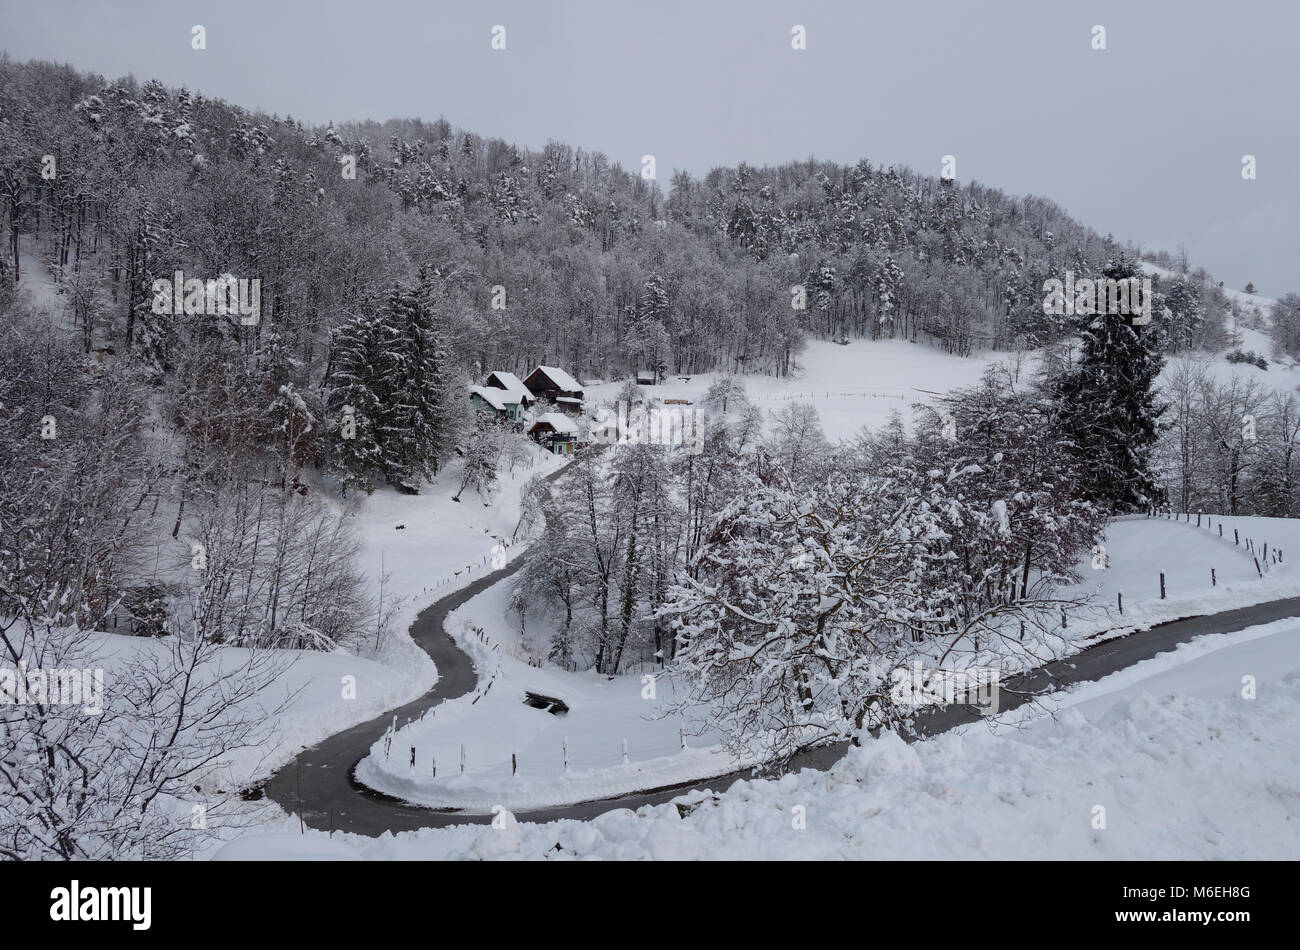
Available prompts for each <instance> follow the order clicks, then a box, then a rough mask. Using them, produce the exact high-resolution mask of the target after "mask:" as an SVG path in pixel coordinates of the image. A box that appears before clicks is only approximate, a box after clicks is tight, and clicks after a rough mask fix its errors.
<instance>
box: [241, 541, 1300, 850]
mask: <svg viewBox="0 0 1300 950" xmlns="http://www.w3.org/2000/svg"><path fill="white" fill-rule="evenodd" d="M522 565H523V558H522V557H520V558H518V559H516V560H515V561H514V562H512V563H511V564H508V565H507V566H505V567H503V568H501V569H500V570H497V571H493V572H491V573H489V574H485V575H484V576H483V577H480V578H479V579H478V580H476V581H474V582H473V583H472V584H470V585H469V586H468V587H465V588H463V589H461V590H458V591H456V592H455V593H452V594H448V595H447V596H446V597H443V598H441V599H440V600H438V601H436V602H435V603H433V604H432V605H430V606H429V607H426V608H425V609H424V610H423V611H421V612H420V614H419V616H417V617H416V619H415V622H414V623H413V624H412V625H411V637H412V639H414V640H415V642H416V643H417V644H418V645H419V646H420V647H421V648H422V649H423V650H424V651H425V652H427V653H428V654H429V656H431V657H432V658H433V661H434V663H436V664H437V666H438V681H437V683H435V684H434V687H433V688H432V689H431V690H429V692H427V693H425V694H424V695H423V696H421V697H420V698H419V699H416V700H414V701H413V702H409V703H407V704H406V705H404V706H400V707H398V708H397V709H393V710H389V711H388V712H386V713H384V714H383V715H381V716H377V717H376V718H374V719H371V720H370V721H369V722H364V723H361V724H360V725H356V726H353V727H351V728H350V729H345V730H344V731H342V732H339V733H336V734H334V735H332V736H330V737H329V738H328V739H325V740H324V741H323V742H320V743H318V744H317V745H314V746H312V747H311V748H310V749H306V750H304V751H303V752H302V753H301V754H300V755H299V756H298V759H297V761H296V762H295V763H290V764H289V765H287V766H285V767H284V768H282V769H280V771H278V772H276V773H275V774H274V775H272V776H271V778H270V779H268V780H267V781H266V782H265V783H264V784H263V785H262V786H261V788H262V790H263V791H264V793H265V794H266V795H267V796H269V797H270V798H271V799H272V800H274V801H275V802H277V803H278V804H279V805H280V806H281V807H282V808H284V810H285V811H287V812H289V813H290V814H295V815H296V814H301V815H302V819H303V821H304V822H305V823H306V824H307V825H309V826H311V827H312V828H315V829H318V830H321V831H325V830H329V829H336V830H339V831H349V832H353V833H355V834H361V835H368V836H371V837H376V836H378V835H381V834H383V833H384V832H385V831H391V832H394V833H396V832H400V831H414V830H416V829H419V828H441V827H445V826H447V825H457V824H467V823H474V824H487V823H488V822H490V821H491V820H492V816H491V815H470V814H465V813H462V812H458V811H455V810H452V809H434V808H426V807H423V806H419V805H411V804H409V803H407V802H403V801H401V800H400V799H396V798H392V797H390V796H388V795H385V794H383V793H381V792H376V791H375V790H373V789H370V788H367V787H366V786H364V785H361V784H360V783H358V782H357V781H356V780H355V779H354V778H353V777H352V772H353V769H354V768H355V767H356V765H357V763H358V762H360V761H361V759H362V758H363V757H364V756H366V755H368V754H369V753H370V748H371V746H372V745H374V743H375V741H376V740H378V739H379V738H380V736H382V735H383V733H384V731H385V730H386V729H387V728H388V726H389V724H390V723H391V722H392V720H393V716H394V715H396V716H397V719H398V725H399V726H401V725H405V724H406V723H407V722H410V721H411V720H414V719H417V718H419V716H420V715H421V714H423V713H424V711H425V710H426V709H429V708H430V707H431V706H436V705H437V704H438V703H441V702H443V701H444V700H447V699H455V698H456V697H457V696H463V695H465V694H466V693H468V692H469V691H470V690H472V689H473V688H474V685H475V683H476V682H477V675H476V674H475V672H474V666H473V663H472V661H471V660H470V658H469V656H468V655H466V654H465V653H464V651H462V650H461V649H460V648H459V647H458V646H456V644H455V643H454V642H453V641H452V638H451V636H450V635H449V634H448V633H447V632H446V630H445V629H444V628H443V624H444V622H445V621H446V619H447V615H448V614H449V613H450V612H451V611H453V610H455V609H456V608H457V607H459V606H461V605H462V604H464V603H465V602H466V601H467V600H469V599H470V598H471V597H474V596H476V595H477V594H479V593H482V592H483V591H484V590H486V589H487V588H488V587H490V586H492V585H493V584H496V583H498V582H499V581H501V580H503V579H504V578H506V577H509V576H510V575H512V574H514V573H515V572H516V571H517V570H519V568H520V567H521V566H522ZM1288 617H1300V597H1291V598H1287V599H1285V600H1275V601H1270V602H1268V603H1264V604H1258V605H1256V606H1253V607H1243V608H1240V609H1236V610H1228V611H1224V612H1222V613H1217V614H1208V615H1204V616H1195V617H1188V618H1186V619H1183V620H1174V621H1170V622H1168V623H1162V624H1159V625H1157V626H1154V627H1152V628H1151V629H1150V630H1145V631H1140V632H1137V633H1131V634H1128V635H1127V636H1124V637H1119V638H1116V639H1113V640H1107V641H1105V642H1102V643H1098V644H1095V645H1093V646H1091V647H1088V648H1087V649H1085V650H1083V651H1081V652H1079V653H1077V654H1075V655H1074V656H1072V657H1069V658H1067V659H1064V660H1056V661H1054V662H1051V663H1048V664H1046V665H1045V666H1042V667H1039V668H1038V669H1036V670H1032V671H1030V672H1028V673H1026V674H1023V675H1020V676H1015V677H1011V678H1010V679H1008V680H1005V681H1003V682H1002V684H1001V688H1000V693H999V700H1000V702H999V709H1000V710H1007V709H1014V708H1016V707H1017V706H1021V705H1023V704H1024V703H1026V702H1028V701H1029V700H1030V699H1031V698H1032V697H1033V696H1034V695H1039V694H1042V693H1044V692H1047V691H1050V690H1054V689H1059V688H1061V687H1063V686H1068V685H1069V684H1071V683H1079V682H1083V681H1086V680H1095V679H1100V678H1101V677H1103V676H1106V675H1108V674H1110V673H1113V672H1115V671H1116V670H1121V669H1124V668H1125V667H1128V666H1132V665H1133V664H1134V663H1138V662H1140V661H1142V660H1146V659H1150V658H1151V657H1153V656H1155V655H1156V654H1158V653H1163V652H1166V651H1168V650H1171V649H1173V648H1174V647H1175V646H1177V645H1178V644H1179V643H1185V642H1187V641H1188V640H1191V639H1192V638H1193V637H1198V636H1201V635H1203V634H1207V633H1231V632H1232V631H1234V630H1242V629H1245V628H1246V627H1251V626H1254V625H1256V624H1261V623H1269V622H1271V621H1274V620H1284V619H1286V618H1288ZM979 718H980V716H979V713H978V712H977V711H976V710H975V708H974V707H972V706H949V707H947V708H942V709H938V708H936V709H934V710H932V711H929V712H926V713H924V714H922V715H921V716H919V717H918V718H917V721H916V727H917V732H918V733H919V735H920V736H931V735H935V734H937V733H940V732H943V731H945V730H947V729H951V728H953V727H954V726H957V725H960V724H962V723H970V722H975V721H977V720H978V719H979ZM844 749H845V745H844V744H839V745H834V746H826V747H823V748H820V749H816V750H814V751H813V752H810V753H808V754H806V755H803V756H801V757H799V758H798V759H796V760H795V761H794V762H793V763H792V766H793V767H795V768H801V767H803V768H827V767H828V766H830V765H831V764H832V763H834V762H835V761H836V760H837V759H838V758H839V757H840V756H841V755H843V753H844ZM752 777H754V772H753V770H749V769H747V770H742V771H737V772H732V773H730V774H728V775H723V776H718V777H715V778H711V779H703V780H700V781H696V782H687V783H683V784H679V785H673V786H669V787H665V788H660V789H656V790H654V791H649V792H637V793H634V794H630V795H624V796H621V797H616V798H607V799H602V800H599V801H591V802H583V803H581V804H576V805H567V806H564V807H560V808H547V809H541V810H537V811H529V812H520V813H518V814H516V816H515V817H516V818H518V819H519V820H521V821H536V822H544V821H556V820H558V819H561V818H574V819H589V818H594V817H595V816H597V815H599V814H601V813H602V812H606V811H610V810H612V809H615V808H632V809H636V808H640V807H641V806H642V805H657V804H661V803H663V802H666V801H669V800H670V799H672V798H675V797H676V796H678V795H680V794H682V793H683V792H685V791H687V790H689V789H692V788H700V789H709V788H712V789H720V788H725V787H727V786H729V785H730V784H731V783H732V782H734V781H736V780H738V779H746V778H752Z"/></svg>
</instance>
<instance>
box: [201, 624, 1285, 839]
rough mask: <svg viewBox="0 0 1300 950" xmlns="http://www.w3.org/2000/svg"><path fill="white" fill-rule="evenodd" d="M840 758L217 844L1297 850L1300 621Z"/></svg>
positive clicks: (1192, 647)
mask: <svg viewBox="0 0 1300 950" xmlns="http://www.w3.org/2000/svg"><path fill="white" fill-rule="evenodd" d="M1048 706H1049V708H1048V709H1047V710H1044V709H1043V708H1042V706H1041V705H1040V706H1039V707H1038V708H1036V709H1035V708H1031V707H1023V708H1022V709H1021V710H1018V711H1016V712H1015V713H1013V714H1010V715H1009V716H1002V717H998V720H999V721H998V723H996V724H995V723H992V722H989V721H981V722H979V723H976V724H973V725H971V726H967V727H963V728H961V729H958V730H955V731H953V732H951V733H946V734H944V735H942V736H939V737H937V738H935V739H932V740H928V741H925V742H920V743H916V744H913V745H907V744H905V743H904V742H903V741H902V740H901V739H899V738H898V737H897V736H895V735H893V734H887V735H885V736H883V737H881V738H880V739H879V740H874V741H869V742H868V743H866V745H865V746H864V747H863V748H861V749H857V750H854V751H853V752H851V753H850V754H849V755H848V756H846V757H845V758H844V759H843V760H841V761H840V762H839V763H837V764H836V765H835V766H834V767H833V768H831V769H830V770H828V771H826V772H817V771H811V770H805V771H802V772H800V773H798V774H791V775H786V776H783V777H782V778H780V779H778V780H756V781H741V782H736V783H735V784H733V785H732V786H731V787H730V788H729V789H727V790H725V791H723V790H719V791H720V792H721V794H719V795H717V796H715V795H712V794H708V793H691V794H689V795H686V796H682V797H681V798H679V799H677V800H676V801H675V802H674V803H670V804H666V805H659V806H653V807H644V808H641V809H639V810H638V811H637V812H635V813H634V812H632V811H630V810H627V809H619V810H615V811H611V812H608V813H606V814H604V815H602V816H600V817H598V818H596V819H595V820H593V821H590V822H577V821H560V822H552V823H547V824H540V825H539V824H529V823H519V822H516V821H514V820H513V819H512V818H507V817H505V816H501V817H502V818H503V819H504V820H503V821H499V822H498V824H504V825H505V827H502V828H497V827H492V826H482V825H477V826H469V825H466V826H458V827H454V828H448V829H441V830H432V829H426V830H424V831H420V832H412V833H404V834H400V835H395V836H393V835H384V836H383V837H381V838H377V839H369V838H364V837H359V836H354V835H346V834H336V835H335V836H334V838H333V839H332V840H330V839H327V838H326V837H325V835H324V834H323V833H320V832H308V833H307V834H306V835H303V836H300V835H297V834H291V833H290V832H291V831H292V832H296V831H297V826H296V825H293V826H292V827H291V825H290V823H289V822H285V823H284V824H283V826H282V827H277V828H275V829H274V830H273V832H272V833H270V834H266V835H256V836H249V837H245V838H243V839H240V840H238V841H235V842H233V843H231V844H228V845H226V846H225V847H224V848H223V849H221V851H220V852H219V855H218V856H219V857H221V858H229V859H248V858H297V857H305V858H310V857H317V858H319V857H329V858H341V857H355V858H362V859H370V860H385V859H430V858H468V859H482V858H504V859H519V858H525V859H573V858H610V859H636V858H665V859H690V858H697V859H717V858H733V859H735V858H766V859H825V858H842V859H864V860H870V859H897V858H900V857H910V858H924V859H934V860H969V859H982V860H988V859H1004V858H1044V857H1047V858H1054V859H1091V858H1111V859H1115V858H1119V859H1207V858H1209V859H1213V858H1221V859H1242V858H1264V859H1267V858H1274V859H1283V858H1291V857H1294V856H1295V854H1296V853H1297V851H1298V849H1300V822H1297V821H1296V817H1295V816H1296V814H1297V808H1298V807H1300V786H1298V785H1297V782H1296V778H1295V777H1296V775H1297V774H1300V731H1297V730H1296V729H1295V725H1294V724H1295V721H1296V717H1297V715H1300V624H1297V622H1296V621H1294V620H1286V621H1280V622H1277V623H1272V624H1266V625H1262V626H1259V627H1252V628H1250V629H1247V630H1243V631H1240V632H1237V633H1233V634H1225V635H1214V636H1206V637H1201V638H1198V639H1197V640H1195V641H1193V642H1191V643H1188V644H1183V645H1181V646H1179V647H1178V648H1177V649H1176V650H1174V651H1172V652H1170V653H1165V654H1161V655H1160V656H1157V657H1155V658H1153V659H1151V660H1148V661H1146V662H1143V663H1140V664H1138V665H1136V666H1134V667H1131V668H1129V669H1127V670H1123V671H1121V672H1118V673H1115V674H1113V675H1111V676H1109V677H1106V678H1105V679H1102V680H1100V681H1098V682H1096V683H1087V684H1082V685H1080V686H1078V687H1076V688H1075V689H1073V690H1070V691H1069V692H1067V693H1063V694H1059V695H1057V696H1056V697H1054V698H1052V699H1051V700H1050V701H1049V703H1048Z"/></svg>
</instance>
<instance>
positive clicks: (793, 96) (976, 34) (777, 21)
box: [0, 0, 1300, 295]
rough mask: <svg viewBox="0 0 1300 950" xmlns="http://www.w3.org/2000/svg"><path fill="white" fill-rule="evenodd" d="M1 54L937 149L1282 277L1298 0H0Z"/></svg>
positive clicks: (1140, 237) (261, 93) (611, 146)
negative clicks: (797, 34) (1249, 176)
mask: <svg viewBox="0 0 1300 950" xmlns="http://www.w3.org/2000/svg"><path fill="white" fill-rule="evenodd" d="M194 24H202V25H203V26H204V27H206V30H207V49H206V50H202V51H196V50H193V49H191V47H190V31H191V27H192V26H193V25H194ZM497 24H500V25H503V26H504V27H505V28H506V49H505V50H503V51H502V50H493V49H492V48H491V38H492V28H493V26H494V25H497ZM796 24H799V25H802V26H803V27H804V28H805V29H806V35H807V48H806V49H805V50H794V49H792V48H791V43H790V40H791V28H792V27H793V26H794V25H796ZM1098 24H1100V25H1102V26H1104V27H1105V28H1106V45H1107V49H1106V50H1105V51H1096V50H1094V49H1093V48H1092V28H1093V26H1094V25H1098ZM0 49H4V50H6V51H8V52H9V54H10V55H11V56H12V57H14V58H15V59H18V60H27V59H50V60H55V61H59V62H67V63H71V64H72V65H74V66H76V67H78V68H80V69H85V70H93V71H95V72H99V73H102V74H104V75H105V76H107V77H109V78H116V77H118V76H122V75H125V74H126V73H132V74H134V75H135V76H136V78H137V79H139V80H145V79H148V78H151V77H157V78H159V79H161V80H162V81H163V82H165V83H166V84H168V85H180V84H184V85H187V86H188V87H189V88H190V89H191V90H194V91H198V92H202V93H204V94H206V95H210V96H217V97H221V98H224V99H226V100H228V101H230V102H234V103H238V104H240V105H243V106H245V107H248V108H260V109H264V110H266V111H267V112H274V113H278V114H280V115H284V114H286V113H289V114H292V115H293V116H295V117H296V118H299V119H302V120H304V121H308V122H322V123H323V122H325V121H326V120H329V119H333V120H335V121H342V120H346V119H357V118H373V119H380V120H382V119H385V118H389V117H394V116H401V117H406V116H418V117H420V118H425V119H436V118H438V117H439V116H443V117H445V118H446V119H447V120H448V121H450V122H451V123H452V124H453V125H456V126H459V127H462V128H466V129H469V130H471V131H474V132H477V133H479V134H483V135H491V136H498V137H501V138H504V139H507V140H509V141H512V142H516V143H518V144H520V145H524V146H527V147H530V148H540V147H541V146H542V145H544V144H545V143H546V142H547V141H548V140H550V139H558V140H562V141H565V142H568V143H569V144H571V145H574V146H576V147H582V148H586V149H593V150H599V151H603V152H605V153H606V154H607V155H609V156H610V157H611V158H613V159H614V160H616V161H618V162H620V163H621V164H623V165H624V167H626V168H629V169H635V168H639V166H640V160H641V156H642V155H644V154H653V155H654V156H655V158H656V163H657V167H658V175H659V179H660V182H661V183H662V184H663V185H665V186H666V184H667V182H668V180H669V175H670V172H671V170H672V169H676V168H684V169H687V170H689V171H690V172H692V173H693V174H703V173H704V172H707V171H708V169H709V168H711V167H713V166H715V165H735V164H736V163H737V162H739V161H742V160H743V161H746V162H749V163H750V164H755V165H763V164H771V163H778V162H784V161H788V160H791V159H803V158H807V157H809V156H816V157H817V158H821V159H829V160H834V161H838V162H846V163H852V162H856V161H857V160H858V159H860V158H867V159H869V160H871V161H872V162H873V163H874V164H877V165H879V164H889V163H893V162H898V163H903V164H907V165H910V166H911V167H913V168H915V169H917V170H918V171H922V172H926V173H929V174H938V172H939V168H940V161H941V158H942V156H943V155H945V154H952V155H954V156H955V157H956V159H957V177H958V179H960V180H963V181H965V180H971V179H975V180H979V181H981V182H984V183H986V184H990V185H994V186H997V187H999V188H1002V189H1003V190H1005V191H1008V192H1012V193H1017V194H1039V195H1046V196H1048V197H1050V198H1052V199H1053V200H1055V201H1057V202H1058V203H1059V204H1061V205H1062V206H1063V207H1065V208H1066V209H1067V210H1068V211H1069V212H1070V213H1071V214H1073V215H1074V216H1075V217H1077V218H1079V219H1080V220H1082V221H1083V222H1084V223H1086V224H1088V225H1090V226H1092V227H1094V228H1096V229H1097V230H1098V231H1100V232H1102V233H1107V232H1109V233H1112V234H1114V235H1115V236H1116V237H1117V238H1119V239H1121V240H1126V241H1127V240H1132V241H1137V242H1140V243H1142V244H1143V245H1146V246H1155V247H1164V248H1167V249H1168V250H1170V251H1175V250H1176V248H1177V246H1178V244H1180V243H1182V244H1184V245H1185V246H1186V247H1187V250H1188V254H1189V256H1190V257H1191V259H1192V262H1193V263H1194V264H1201V265H1203V266H1205V267H1206V268H1207V269H1208V270H1210V271H1212V272H1213V273H1214V274H1215V275H1216V276H1217V277H1218V278H1219V279H1222V280H1224V281H1226V282H1227V284H1228V285H1229V286H1235V287H1241V286H1242V285H1244V284H1245V282H1246V281H1248V280H1250V281H1254V282H1255V284H1256V286H1257V287H1258V289H1259V290H1260V291H1261V292H1262V293H1267V294H1271V295H1277V294H1280V293H1282V292H1284V291H1286V290H1297V291H1300V273H1298V271H1300V265H1298V263H1297V262H1298V261H1300V253H1298V252H1300V222H1298V218H1300V177H1298V176H1297V175H1296V173H1295V170H1294V169H1292V168H1290V167H1289V166H1288V162H1291V161H1293V160H1295V159H1296V158H1297V156H1300V103H1298V102H1297V99H1298V98H1300V97H1298V95H1297V94H1298V93H1300V63H1298V58H1300V3H1296V2H1291V0H1275V2H1268V0H1259V2H1252V0H1213V2H1212V0H1127V2H1110V0H1086V2H1085V0H1048V2H1045V0H1023V2H1022V0H987V2H972V0H928V2H927V0H893V2H889V3H883V2H877V0H840V2H775V0H745V2H740V0H681V2H678V0H655V2H632V0H591V2H587V0H581V2H579V0H573V2H564V3H562V2H548V0H523V2H465V0H315V2H276V0H257V2H252V0H209V2H192V0H139V2H116V0H99V2H96V0H84V2H73V0H40V2H34V0H27V2H21V0H0ZM1245 154H1251V155H1254V156H1255V157H1256V160H1257V169H1258V178H1257V179H1256V180H1254V181H1243V180H1242V177H1241V162H1242V156H1243V155H1245Z"/></svg>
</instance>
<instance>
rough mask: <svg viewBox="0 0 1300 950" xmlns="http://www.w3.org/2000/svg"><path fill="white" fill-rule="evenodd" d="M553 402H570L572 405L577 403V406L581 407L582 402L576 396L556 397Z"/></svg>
mask: <svg viewBox="0 0 1300 950" xmlns="http://www.w3.org/2000/svg"><path fill="white" fill-rule="evenodd" d="M555 401H556V402H572V403H577V404H578V405H582V400H581V399H579V398H578V397H577V396H556V397H555Z"/></svg>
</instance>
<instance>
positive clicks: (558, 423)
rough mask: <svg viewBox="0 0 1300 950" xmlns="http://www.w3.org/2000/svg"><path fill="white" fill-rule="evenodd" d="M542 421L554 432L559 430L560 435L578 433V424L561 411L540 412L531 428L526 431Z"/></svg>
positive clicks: (530, 429)
mask: <svg viewBox="0 0 1300 950" xmlns="http://www.w3.org/2000/svg"><path fill="white" fill-rule="evenodd" d="M542 423H546V424H547V425H549V426H550V427H551V428H552V429H554V430H555V431H556V432H559V433H560V434H561V435H577V434H578V424H577V423H576V422H574V421H573V420H572V419H570V418H569V417H568V416H566V415H565V414H564V413H562V412H544V413H542V414H541V415H540V416H538V417H537V421H536V422H534V423H533V424H532V426H531V428H529V430H528V431H530V432H531V431H532V430H533V429H535V428H537V427H538V426H539V425H541V424H542Z"/></svg>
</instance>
